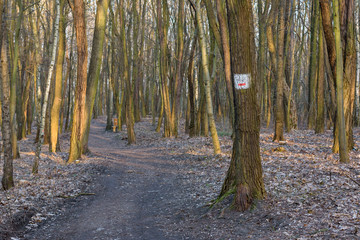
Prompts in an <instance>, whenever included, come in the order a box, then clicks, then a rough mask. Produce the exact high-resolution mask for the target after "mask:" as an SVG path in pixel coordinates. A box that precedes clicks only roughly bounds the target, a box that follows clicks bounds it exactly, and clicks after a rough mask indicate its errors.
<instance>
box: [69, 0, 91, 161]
mask: <svg viewBox="0 0 360 240" xmlns="http://www.w3.org/2000/svg"><path fill="white" fill-rule="evenodd" d="M73 14H74V24H75V29H76V45H77V53H78V56H77V59H78V63H77V66H78V67H77V81H76V87H75V103H74V112H73V119H72V129H71V137H70V152H69V159H68V163H72V162H74V161H75V160H76V159H79V158H80V157H81V154H82V139H83V134H84V129H85V127H84V126H85V119H86V118H85V117H86V114H87V113H86V106H85V104H86V103H85V98H86V87H87V83H86V79H87V61H88V52H87V51H88V48H87V37H86V24H85V3H84V0H74V8H73Z"/></svg>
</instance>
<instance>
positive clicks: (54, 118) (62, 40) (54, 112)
mask: <svg viewBox="0 0 360 240" xmlns="http://www.w3.org/2000/svg"><path fill="white" fill-rule="evenodd" d="M64 11H65V0H60V22H59V33H58V35H59V47H58V50H57V59H56V72H55V86H54V87H55V89H54V99H53V104H52V106H51V119H50V144H49V149H50V152H56V151H57V150H60V144H59V142H58V138H59V116H60V107H61V102H62V94H61V92H62V85H63V83H62V82H63V65H64V58H65V48H66V33H65V30H66V29H65V28H66V26H65V24H66V23H65V20H66V19H65V14H64ZM61 127H62V126H61Z"/></svg>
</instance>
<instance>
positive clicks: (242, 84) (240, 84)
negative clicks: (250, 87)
mask: <svg viewBox="0 0 360 240" xmlns="http://www.w3.org/2000/svg"><path fill="white" fill-rule="evenodd" d="M238 85H239V87H242V86H246V83H239V84H238Z"/></svg>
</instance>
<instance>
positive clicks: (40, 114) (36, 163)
mask: <svg viewBox="0 0 360 240" xmlns="http://www.w3.org/2000/svg"><path fill="white" fill-rule="evenodd" d="M55 5H56V12H57V14H56V20H55V26H54V33H55V34H54V44H53V49H52V55H51V62H50V67H49V72H48V77H47V80H46V83H45V93H44V102H43V105H42V107H41V112H38V129H39V133H40V135H39V140H38V142H37V143H36V150H35V161H34V164H33V169H32V173H33V174H37V173H38V171H39V160H40V152H41V145H42V144H43V141H44V127H45V115H46V111H47V106H48V100H49V92H50V83H51V77H52V75H53V69H54V66H55V59H56V49H57V44H58V41H59V19H60V4H59V1H58V0H56V2H55Z"/></svg>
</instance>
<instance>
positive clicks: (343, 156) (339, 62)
mask: <svg viewBox="0 0 360 240" xmlns="http://www.w3.org/2000/svg"><path fill="white" fill-rule="evenodd" d="M333 8H334V9H333V11H334V13H333V14H334V34H335V49H336V100H337V122H338V129H339V130H338V131H339V133H338V134H339V135H338V137H339V151H340V161H341V162H344V163H348V162H349V154H348V149H347V142H346V131H345V117H344V90H343V80H344V66H343V53H342V47H341V46H342V43H341V31H340V11H339V1H338V0H333Z"/></svg>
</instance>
